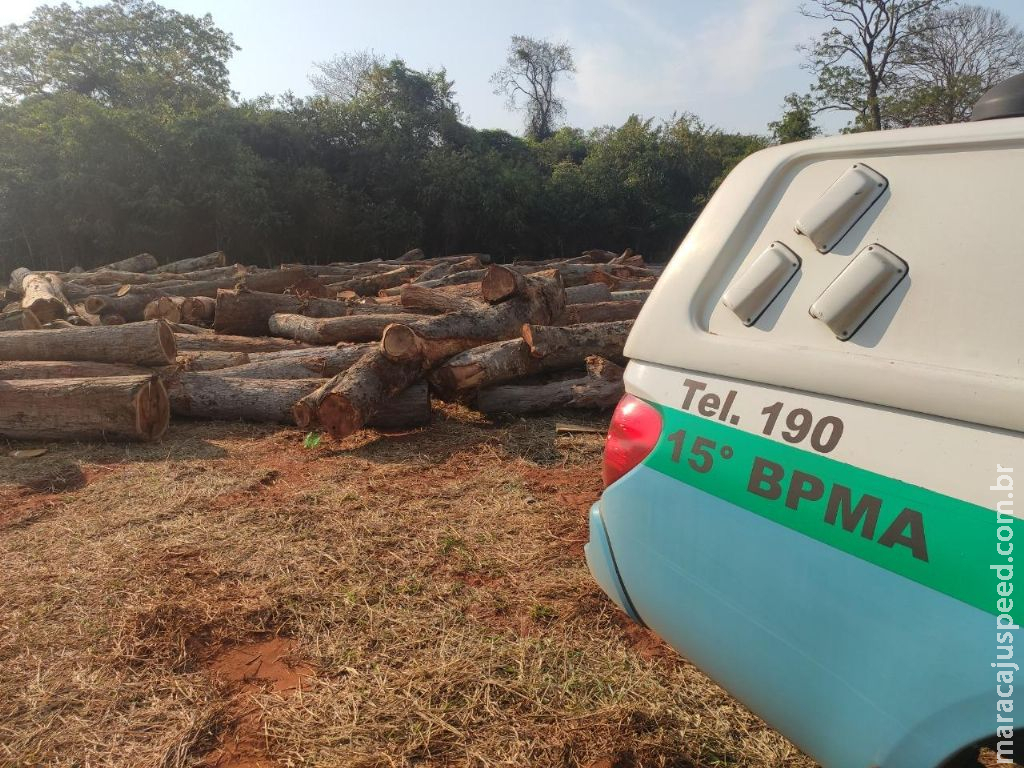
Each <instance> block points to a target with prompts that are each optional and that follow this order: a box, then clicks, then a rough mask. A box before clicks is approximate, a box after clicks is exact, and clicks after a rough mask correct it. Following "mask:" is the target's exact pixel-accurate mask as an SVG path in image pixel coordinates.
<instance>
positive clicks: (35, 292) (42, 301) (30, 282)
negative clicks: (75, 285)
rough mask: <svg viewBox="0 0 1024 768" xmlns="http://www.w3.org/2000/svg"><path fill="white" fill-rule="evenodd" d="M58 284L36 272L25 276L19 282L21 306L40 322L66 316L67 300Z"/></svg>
mask: <svg viewBox="0 0 1024 768" xmlns="http://www.w3.org/2000/svg"><path fill="white" fill-rule="evenodd" d="M58 285H59V284H58ZM58 285H54V282H53V281H51V280H50V279H48V278H47V276H46V275H42V274H39V273H36V272H32V273H30V274H28V275H26V276H25V279H24V280H23V281H22V283H21V293H22V299H21V306H22V309H27V310H28V311H30V312H31V313H32V314H33V315H35V316H36V318H37V319H38V320H39V322H40V323H50V322H53V321H54V320H61V319H63V318H65V317H67V316H68V306H69V305H68V300H67V299H66V298H65V297H64V296H63V294H62V293H61V292H60V288H59V287H58Z"/></svg>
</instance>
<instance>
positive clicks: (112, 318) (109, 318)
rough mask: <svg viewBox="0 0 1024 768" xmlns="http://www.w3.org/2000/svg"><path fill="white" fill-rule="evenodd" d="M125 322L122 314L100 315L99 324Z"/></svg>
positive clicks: (119, 323) (122, 323)
mask: <svg viewBox="0 0 1024 768" xmlns="http://www.w3.org/2000/svg"><path fill="white" fill-rule="evenodd" d="M127 322H128V321H127V320H125V319H124V316H123V315H100V325H124V324H125V323H127Z"/></svg>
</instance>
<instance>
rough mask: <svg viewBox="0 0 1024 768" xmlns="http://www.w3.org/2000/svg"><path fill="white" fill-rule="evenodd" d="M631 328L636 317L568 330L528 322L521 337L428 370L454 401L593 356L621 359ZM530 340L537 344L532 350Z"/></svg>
mask: <svg viewBox="0 0 1024 768" xmlns="http://www.w3.org/2000/svg"><path fill="white" fill-rule="evenodd" d="M632 326H633V321H632V320H622V321H619V322H614V323H592V324H589V325H575V326H566V327H564V328H552V327H550V326H541V325H526V326H524V327H523V329H522V334H523V338H522V339H510V340H508V341H500V342H495V343H493V344H485V345H484V346H481V347H476V348H475V349H470V350H467V351H465V352H462V353H461V354H458V355H456V356H455V357H452V358H450V359H449V360H446V361H445V363H444V364H443V365H441V366H439V367H438V368H436V369H434V370H433V371H432V372H431V373H430V374H429V379H430V383H431V384H433V385H434V388H435V389H436V390H437V391H438V393H439V394H440V395H441V396H442V397H444V398H446V399H452V398H455V397H459V396H463V395H465V394H466V393H468V392H471V391H472V390H474V389H478V388H481V387H490V386H494V385H496V384H502V383H504V382H507V381H512V380H514V379H518V378H522V377H524V376H530V375H532V374H536V373H541V372H543V371H562V370H567V369H570V368H576V367H578V366H580V365H582V364H583V363H584V362H585V361H586V359H587V358H588V357H590V356H593V355H600V356H602V357H606V358H610V359H613V360H621V359H622V347H623V345H624V344H625V343H626V337H627V336H628V335H629V330H630V328H632ZM531 344H533V345H536V346H535V347H533V350H534V351H532V353H531Z"/></svg>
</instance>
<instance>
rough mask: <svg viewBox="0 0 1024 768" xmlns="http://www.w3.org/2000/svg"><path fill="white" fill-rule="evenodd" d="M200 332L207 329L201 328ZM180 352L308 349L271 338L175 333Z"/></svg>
mask: <svg viewBox="0 0 1024 768" xmlns="http://www.w3.org/2000/svg"><path fill="white" fill-rule="evenodd" d="M199 330H200V331H205V329H203V328H200V329H199ZM174 339H175V341H176V342H177V344H178V350H179V351H182V352H247V353H250V354H251V353H253V352H279V351H281V350H285V349H299V348H301V347H306V346H307V345H306V344H302V343H300V342H297V341H292V340H291V339H276V338H273V337H271V336H228V335H224V334H220V333H210V332H208V331H206V332H205V333H196V334H190V333H175V334H174Z"/></svg>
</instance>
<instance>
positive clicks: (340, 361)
mask: <svg viewBox="0 0 1024 768" xmlns="http://www.w3.org/2000/svg"><path fill="white" fill-rule="evenodd" d="M376 348H377V345H376V344H351V345H346V346H342V347H314V348H312V349H302V350H292V351H289V352H270V353H265V354H264V355H259V356H254V357H258V358H259V359H253V360H252V362H250V363H249V364H248V365H240V366H238V367H235V368H231V369H230V370H225V371H224V375H225V376H230V377H231V378H237V379H325V378H330V377H332V376H337V375H338V374H339V373H341V372H342V371H347V370H348V369H349V368H351V367H352V366H353V365H355V364H356V362H357V361H358V360H359V359H360V358H362V357H363V355H365V354H366V353H368V352H370V351H371V350H373V349H376Z"/></svg>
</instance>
